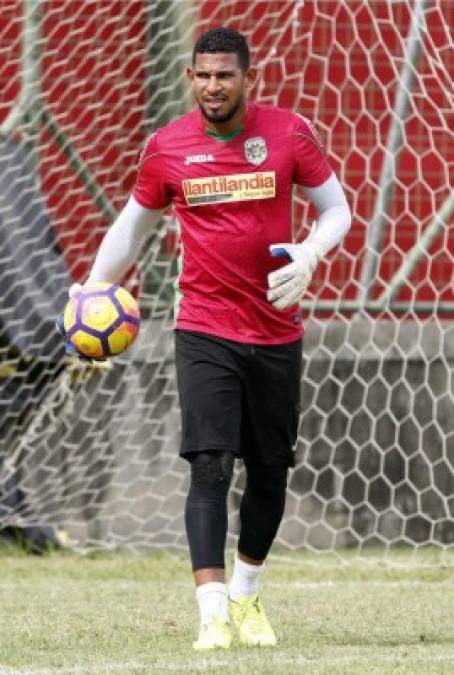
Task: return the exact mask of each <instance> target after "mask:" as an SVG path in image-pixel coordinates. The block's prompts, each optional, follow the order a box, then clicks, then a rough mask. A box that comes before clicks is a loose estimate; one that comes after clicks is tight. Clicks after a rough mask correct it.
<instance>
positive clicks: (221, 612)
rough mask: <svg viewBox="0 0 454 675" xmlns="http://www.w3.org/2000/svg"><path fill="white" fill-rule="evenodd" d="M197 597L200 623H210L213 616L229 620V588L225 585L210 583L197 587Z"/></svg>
mask: <svg viewBox="0 0 454 675" xmlns="http://www.w3.org/2000/svg"><path fill="white" fill-rule="evenodd" d="M195 595H196V598H197V602H198V603H199V610H200V621H201V623H202V624H206V623H208V622H209V621H210V619H211V618H212V617H213V616H218V617H219V618H221V619H223V620H224V621H228V620H229V614H228V610H227V586H226V585H225V584H224V583H222V582H220V581H210V582H209V583H207V584H202V585H201V586H197V588H196V589H195Z"/></svg>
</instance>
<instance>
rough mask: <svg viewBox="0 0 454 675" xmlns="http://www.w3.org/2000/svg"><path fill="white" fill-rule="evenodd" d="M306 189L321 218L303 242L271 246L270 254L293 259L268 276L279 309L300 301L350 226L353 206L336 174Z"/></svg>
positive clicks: (270, 294) (270, 289) (273, 300)
mask: <svg viewBox="0 0 454 675" xmlns="http://www.w3.org/2000/svg"><path fill="white" fill-rule="evenodd" d="M304 189H305V192H306V194H307V196H308V197H309V199H310V200H311V201H312V202H313V203H314V205H315V207H316V209H317V214H318V219H317V221H316V222H315V223H314V227H313V228H312V230H311V233H310V234H309V236H308V237H307V238H306V239H305V240H304V241H303V242H302V243H301V244H287V243H284V244H273V245H272V246H271V247H270V251H271V255H273V256H284V257H287V258H288V259H290V260H291V261H292V262H290V263H289V264H288V265H285V266H284V267H281V268H280V269H278V270H276V271H274V272H271V274H269V275H268V293H267V298H268V300H269V302H271V304H272V305H273V306H274V307H276V309H286V308H287V307H291V306H292V305H294V304H296V303H297V302H299V301H300V300H301V298H302V296H303V295H304V293H305V292H306V290H307V288H308V286H309V284H310V281H311V278H312V275H313V273H314V271H315V268H316V267H317V264H318V262H319V261H320V260H321V259H322V258H323V257H324V256H325V255H326V254H327V253H328V251H330V250H331V249H332V248H333V247H334V246H337V244H339V243H340V242H341V241H342V239H343V238H344V237H345V235H346V234H347V232H348V230H349V229H350V225H351V212H350V207H349V206H348V203H347V199H346V197H345V193H344V191H343V189H342V187H341V185H340V183H339V181H338V180H337V178H336V176H335V175H334V174H331V176H330V177H329V178H328V180H327V181H325V182H324V183H323V184H322V185H320V186H319V187H315V188H308V187H306V188H304Z"/></svg>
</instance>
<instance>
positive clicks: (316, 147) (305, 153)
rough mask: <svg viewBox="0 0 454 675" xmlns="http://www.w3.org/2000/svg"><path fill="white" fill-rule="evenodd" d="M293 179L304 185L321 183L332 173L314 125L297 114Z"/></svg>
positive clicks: (314, 185) (310, 185)
mask: <svg viewBox="0 0 454 675" xmlns="http://www.w3.org/2000/svg"><path fill="white" fill-rule="evenodd" d="M293 147H294V170H293V180H294V182H295V183H298V184H299V185H304V186H305V187H318V186H319V185H322V183H324V182H325V181H327V180H328V178H329V177H330V176H331V174H332V173H333V171H332V169H331V167H330V166H329V164H328V161H327V159H326V151H325V148H324V146H323V143H322V140H321V138H320V136H319V134H318V132H317V130H316V129H315V127H314V125H313V124H312V123H311V122H310V121H309V120H308V119H306V118H305V117H303V116H302V115H297V123H296V125H295V128H294V130H293Z"/></svg>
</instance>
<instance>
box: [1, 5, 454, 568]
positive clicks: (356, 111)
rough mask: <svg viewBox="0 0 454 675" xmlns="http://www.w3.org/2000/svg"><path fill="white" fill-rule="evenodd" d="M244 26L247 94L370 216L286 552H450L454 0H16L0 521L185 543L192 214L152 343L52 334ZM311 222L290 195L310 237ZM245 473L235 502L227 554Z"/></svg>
mask: <svg viewBox="0 0 454 675" xmlns="http://www.w3.org/2000/svg"><path fill="white" fill-rule="evenodd" d="M218 25H228V26H231V27H233V28H236V29H238V30H240V31H241V32H242V33H244V34H245V36H246V37H247V39H248V41H249V43H250V45H251V50H252V56H253V59H254V62H255V63H256V64H257V65H258V67H259V71H260V77H259V81H258V84H257V86H256V87H255V89H254V91H253V93H252V95H253V97H254V98H255V99H257V100H260V101H263V102H265V103H270V104H275V105H279V106H283V107H285V108H288V109H293V110H296V111H298V112H300V113H302V114H304V115H306V116H307V117H309V118H310V119H311V120H312V121H313V122H314V124H315V125H316V126H317V128H318V129H319V131H320V133H321V134H322V136H323V137H324V139H325V142H326V147H327V153H328V157H329V160H330V162H331V164H332V166H333V168H334V170H335V171H336V173H337V175H338V176H339V179H340V181H341V183H342V185H343V186H344V187H345V190H346V193H347V197H348V200H349V202H350V205H351V207H352V211H353V218H354V220H353V225H352V229H351V231H350V233H349V234H348V236H347V238H346V240H345V242H344V243H343V245H342V246H340V247H339V248H338V249H336V250H335V251H334V252H333V253H332V254H331V255H330V256H329V257H328V258H327V260H326V261H324V262H323V263H322V264H321V265H320V267H319V269H318V270H317V272H316V275H315V278H314V280H313V283H312V285H311V288H310V289H309V293H308V295H307V297H305V298H304V300H303V303H302V306H303V311H304V314H305V323H306V336H305V343H304V364H303V378H302V384H301V387H302V407H301V419H300V426H299V434H298V443H297V448H296V460H297V461H296V466H295V468H294V469H292V471H291V475H290V477H289V484H288V495H287V503H286V513H285V517H284V521H283V523H282V525H281V528H280V530H279V533H278V539H277V546H278V547H281V548H283V549H286V550H292V549H300V548H303V549H307V550H311V551H330V552H336V554H339V555H342V553H343V552H344V551H345V550H349V551H355V552H358V553H361V552H365V551H367V550H369V549H370V550H374V551H375V550H376V549H379V550H380V555H383V556H384V555H386V554H387V553H388V552H390V551H391V550H393V549H394V548H396V547H401V546H406V547H408V548H410V549H411V550H413V551H414V552H415V553H416V552H418V551H419V550H421V549H424V548H426V547H434V548H435V549H436V550H437V551H440V552H442V553H450V552H451V551H452V547H453V543H454V525H453V522H454V519H453V515H454V501H453V498H452V494H453V492H454V469H453V466H454V396H453V382H452V368H453V363H454V287H453V280H452V279H453V276H452V270H453V262H454V260H453V258H454V256H453V251H454V228H453V227H452V225H453V211H454V199H453V186H452V176H453V164H454V142H453V141H454V133H453V131H452V124H451V117H452V106H453V103H454V99H453V93H452V78H451V73H452V72H453V70H454V54H453V49H452V37H451V33H450V27H451V26H452V25H454V5H453V3H452V2H450V0H431V1H430V2H429V1H428V0H398V1H395V0H373V1H371V2H366V1H365V0H354V1H353V2H349V1H347V0H311V2H303V1H301V0H286V1H285V2H276V1H274V0H269V1H268V0H262V1H261V2H254V3H250V2H244V1H242V0H223V1H222V2H221V1H220V0H202V1H201V2H193V1H192V0H157V1H156V2H150V1H148V0H134V1H133V2H130V1H129V0H116V1H115V2H112V3H105V2H101V1H95V2H85V3H74V2H72V0H58V1H57V0H47V1H46V2H41V1H38V0H35V1H33V2H32V1H31V0H24V1H21V0H17V1H16V0H8V3H5V7H4V8H2V13H1V16H0V36H1V38H2V39H1V40H0V82H1V84H2V91H3V96H2V99H1V102H0V169H1V171H0V244H1V250H2V256H0V288H1V294H2V299H3V311H2V314H1V315H0V392H1V397H0V400H1V405H0V485H1V488H0V531H1V530H2V529H4V528H11V527H16V528H27V527H43V528H48V527H52V528H57V529H59V530H60V529H61V530H64V531H66V533H67V534H68V537H69V539H70V540H71V542H72V544H73V546H74V547H75V548H78V549H80V550H87V549H90V548H93V547H100V548H112V549H113V548H129V549H134V550H146V549H149V548H156V547H185V546H186V540H185V534H184V523H183V510H184V499H185V490H186V487H187V481H188V472H187V468H186V465H185V462H184V461H183V460H181V459H180V458H179V457H178V446H179V438H180V421H179V408H178V397H177V389H176V381H175V364H174V357H173V333H172V320H173V314H172V313H173V310H172V307H173V299H174V297H173V294H174V291H173V285H174V282H175V278H176V275H177V266H176V257H177V254H178V235H177V223H176V222H175V219H174V217H173V215H172V213H171V212H169V213H168V214H166V216H165V217H164V218H163V220H162V223H161V225H160V228H159V231H158V233H157V234H156V235H153V236H152V237H151V239H150V241H149V242H147V245H146V247H145V248H144V250H143V252H142V256H141V258H140V261H139V263H138V267H137V271H136V272H135V274H134V275H133V276H132V278H130V279H128V281H126V282H125V283H128V284H129V285H130V286H135V288H136V291H137V293H138V294H139V295H140V300H141V305H142V310H143V315H144V320H143V322H142V330H141V334H140V337H139V339H138V340H137V342H136V343H135V344H134V345H133V347H132V348H131V349H130V350H129V351H128V352H126V353H125V354H124V355H122V356H121V357H118V358H117V359H115V361H114V363H113V367H112V368H92V367H85V368H84V367H80V366H79V365H77V364H76V365H74V364H70V363H68V362H67V361H66V359H65V356H64V354H63V350H62V347H61V344H60V343H59V341H58V339H57V338H56V336H55V335H54V332H53V323H54V320H55V318H56V315H57V314H58V313H59V312H60V311H61V309H62V307H63V304H64V297H65V293H66V288H67V287H68V285H69V284H70V283H71V281H81V280H83V279H84V278H85V275H86V273H87V271H88V269H89V267H90V265H91V263H92V261H93V258H94V255H95V252H96V250H97V247H98V245H99V242H100V241H101V238H102V236H103V234H104V233H105V231H106V229H107V227H108V226H109V224H110V222H112V220H113V218H114V217H115V214H116V213H118V211H119V210H120V209H121V207H122V205H123V204H124V203H125V201H126V199H127V197H128V195H129V193H130V191H131V189H132V187H133V185H134V180H135V175H136V168H137V156H138V153H139V152H140V149H141V147H142V146H143V143H144V142H145V139H146V138H147V136H148V135H149V134H150V133H151V132H152V131H153V129H154V128H156V127H157V126H160V125H162V124H165V123H167V122H168V121H170V120H171V119H173V118H175V117H176V116H178V115H179V114H182V113H184V112H185V111H186V110H188V109H190V107H191V105H192V102H191V98H190V92H189V89H188V87H187V84H186V79H185V67H186V65H187V64H189V63H190V58H191V50H192V44H193V41H194V39H195V38H196V37H197V35H199V34H200V33H201V32H202V31H203V30H206V29H208V28H211V27H214V26H218ZM313 218H314V211H313V207H311V206H310V205H309V204H308V203H307V202H306V200H305V199H304V195H303V193H302V191H301V190H300V189H298V188H297V189H295V193H294V229H295V237H296V239H302V238H303V237H304V236H306V233H307V231H308V228H309V226H310V223H311V222H312V220H313ZM243 485H244V472H243V468H242V465H241V463H238V466H237V468H236V473H235V480H234V484H233V487H232V491H231V496H230V500H231V504H230V506H231V508H230V516H229V536H230V543H233V542H234V540H235V538H236V535H237V531H238V511H239V501H240V497H241V489H242V486H243Z"/></svg>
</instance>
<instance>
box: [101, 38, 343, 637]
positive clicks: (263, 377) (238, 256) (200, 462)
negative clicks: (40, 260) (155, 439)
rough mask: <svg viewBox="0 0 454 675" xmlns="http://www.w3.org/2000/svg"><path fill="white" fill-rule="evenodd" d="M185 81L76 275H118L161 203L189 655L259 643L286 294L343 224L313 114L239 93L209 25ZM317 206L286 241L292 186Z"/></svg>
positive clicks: (224, 43)
mask: <svg viewBox="0 0 454 675" xmlns="http://www.w3.org/2000/svg"><path fill="white" fill-rule="evenodd" d="M187 75H188V79H189V83H190V86H191V88H192V92H193V95H194V99H195V103H196V106H195V109H194V110H193V111H192V112H190V113H188V114H186V115H184V116H182V117H180V118H179V119H177V120H176V121H174V122H173V123H171V124H169V125H167V126H165V127H163V128H161V129H158V130H157V131H156V132H155V133H154V134H153V135H152V136H151V137H150V138H149V139H148V141H147V143H146V145H145V147H144V150H143V152H142V155H141V158H140V163H139V167H138V176H137V182H136V186H135V188H134V191H133V194H132V195H131V197H130V198H129V201H128V202H127V204H126V206H125V207H124V209H123V211H122V212H121V213H120V215H119V216H118V218H117V220H116V221H115V223H114V224H113V225H112V227H111V228H110V229H109V231H108V232H107V234H106V236H105V238H104V240H103V242H102V244H101V246H100V249H99V251H98V254H97V257H96V260H95V263H94V265H93V268H92V270H91V273H90V275H89V281H108V282H118V281H119V280H121V278H122V277H123V275H124V273H125V272H126V270H127V269H128V267H129V266H130V265H131V263H133V262H134V260H135V259H136V257H137V255H138V253H139V250H140V248H141V245H142V243H143V242H144V240H145V239H146V238H147V236H148V235H149V234H150V231H151V229H152V228H153V227H154V226H155V225H156V224H157V222H158V220H159V219H160V216H161V214H162V212H163V210H164V209H165V208H166V207H168V206H169V204H173V206H174V209H175V212H176V215H177V218H178V220H179V222H180V225H181V243H182V247H181V250H182V261H181V274H180V278H179V283H178V296H179V297H178V307H177V311H176V319H175V350H176V367H177V380H178V391H179V397H180V406H181V415H182V441H181V450H180V454H181V455H182V457H184V458H185V459H187V461H188V463H189V470H190V487H189V491H188V495H187V501H186V508H185V523H186V531H187V538H188V543H189V549H190V554H191V560H192V570H193V575H194V580H195V589H196V590H195V592H196V598H197V601H198V605H199V609H200V619H201V622H200V633H199V636H198V639H197V640H196V641H195V642H194V648H195V649H199V650H203V649H214V648H229V647H230V645H231V643H232V638H233V636H234V635H235V634H237V635H238V637H239V640H240V641H241V643H243V644H245V645H248V646H267V645H268V646H271V645H274V644H275V643H276V635H275V632H274V630H273V628H272V627H271V625H270V622H269V621H268V619H267V617H266V615H265V612H264V610H263V606H262V603H261V601H260V598H259V580H260V576H261V574H262V571H263V568H264V563H265V560H266V558H267V555H268V552H269V550H270V548H271V545H272V543H273V540H274V538H275V536H276V532H277V529H278V527H279V524H280V522H281V519H282V516H283V512H284V505H285V495H286V484H287V474H288V470H289V467H291V466H293V464H294V447H295V442H296V438H297V427H298V419H299V410H300V408H299V406H300V402H299V400H300V378H301V362H302V337H303V326H302V320H301V311H300V307H299V302H300V300H301V298H302V297H303V296H304V294H305V293H306V291H307V289H308V286H309V284H310V282H311V278H312V275H313V273H314V270H315V269H316V266H317V264H318V262H319V261H320V260H323V259H324V258H325V256H326V254H327V253H328V251H330V249H332V248H333V247H334V246H336V245H337V244H339V243H340V242H341V241H342V239H343V237H344V236H345V234H346V232H347V231H348V229H349V227H350V222H351V214H350V209H349V207H348V204H347V201H346V198H345V195H344V192H343V190H342V188H341V186H340V184H339V182H338V180H337V178H336V177H335V175H334V174H333V172H332V170H331V168H330V166H329V165H328V162H327V160H326V157H325V153H324V149H323V147H322V145H321V143H320V140H319V138H318V136H317V133H316V132H315V130H314V128H313V127H312V125H311V123H310V122H309V121H308V120H307V119H305V118H304V117H302V116H301V115H299V114H296V113H293V112H289V111H286V110H282V109H280V108H277V107H274V106H268V105H261V104H258V103H255V102H249V101H248V94H249V92H250V90H251V89H252V87H253V86H254V83H255V81H256V77H257V72H256V70H255V69H254V68H252V67H251V65H250V54H249V48H248V45H247V43H246V41H245V39H244V38H243V36H242V35H241V34H239V33H237V32H235V31H233V30H231V29H228V28H216V29H214V30H211V31H209V32H207V33H205V34H203V35H202V36H201V37H200V38H199V39H198V40H197V42H196V44H195V47H194V51H193V58H192V65H191V67H189V68H188V69H187ZM293 184H298V185H301V186H303V188H304V190H305V193H306V195H307V198H308V199H309V200H310V201H311V202H312V203H313V204H314V205H315V207H316V210H317V216H318V217H317V221H316V223H315V224H314V226H313V228H312V231H311V233H310V235H309V236H308V237H307V238H306V239H305V240H304V241H303V242H302V243H299V244H295V243H292V221H291V211H292V188H293ZM239 458H241V459H242V461H243V462H244V466H245V469H246V477H247V478H246V485H245V488H244V493H243V495H242V500H241V507H240V533H239V540H238V550H237V552H236V555H235V561H234V569H233V574H232V578H231V579H230V582H229V585H228V586H227V584H226V579H225V560H224V555H225V543H226V533H227V494H228V491H229V486H230V482H231V479H232V472H233V467H234V461H235V459H239Z"/></svg>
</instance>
